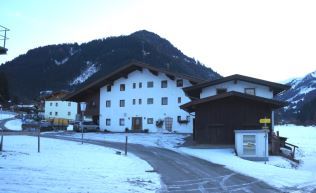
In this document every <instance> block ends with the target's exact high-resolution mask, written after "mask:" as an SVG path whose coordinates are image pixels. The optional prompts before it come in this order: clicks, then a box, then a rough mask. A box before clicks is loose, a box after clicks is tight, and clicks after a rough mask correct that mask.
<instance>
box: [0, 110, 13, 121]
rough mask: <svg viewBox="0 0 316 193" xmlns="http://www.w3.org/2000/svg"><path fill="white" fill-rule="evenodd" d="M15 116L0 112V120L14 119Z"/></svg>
mask: <svg viewBox="0 0 316 193" xmlns="http://www.w3.org/2000/svg"><path fill="white" fill-rule="evenodd" d="M14 116H15V114H14V113H11V112H7V111H0V120H3V119H9V118H12V117H14Z"/></svg>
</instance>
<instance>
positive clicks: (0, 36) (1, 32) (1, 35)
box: [0, 25, 10, 55]
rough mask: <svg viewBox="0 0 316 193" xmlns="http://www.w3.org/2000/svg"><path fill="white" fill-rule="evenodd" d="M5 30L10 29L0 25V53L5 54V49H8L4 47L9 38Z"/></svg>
mask: <svg viewBox="0 0 316 193" xmlns="http://www.w3.org/2000/svg"><path fill="white" fill-rule="evenodd" d="M7 31H10V30H9V29H8V28H6V27H4V26H2V25H0V40H1V41H3V46H1V45H0V55H1V54H7V51H8V49H7V48H6V47H5V43H6V40H8V39H9V38H8V37H7Z"/></svg>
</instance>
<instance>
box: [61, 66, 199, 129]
mask: <svg viewBox="0 0 316 193" xmlns="http://www.w3.org/2000/svg"><path fill="white" fill-rule="evenodd" d="M198 82H201V80H199V79H196V78H192V77H190V76H186V75H182V74H176V73H172V72H170V71H167V70H162V69H158V68H155V67H152V66H149V65H147V64H143V63H131V64H130V65H127V66H124V67H122V68H120V69H118V70H117V71H115V72H113V73H111V74H109V75H108V76H106V77H104V78H101V79H100V80H97V81H96V82H94V83H92V84H90V85H88V86H87V87H85V88H83V89H81V90H79V91H77V92H75V93H72V94H71V95H69V96H68V97H67V99H68V100H75V101H77V102H81V101H86V102H87V103H88V107H87V108H88V109H87V113H86V114H89V113H91V114H92V118H93V117H94V119H95V120H96V116H97V117H98V122H99V125H100V129H101V130H109V131H115V132H124V131H126V129H128V130H132V131H141V130H148V131H149V132H161V131H170V132H179V133H192V129H193V118H194V116H192V115H190V114H189V113H187V112H185V111H184V110H182V109H180V108H179V106H180V105H182V104H184V103H187V102H189V101H190V99H189V98H188V97H187V96H186V95H185V93H184V91H183V90H182V88H183V87H187V86H192V85H194V84H196V83H198ZM93 104H94V106H93ZM93 108H94V110H93ZM96 108H98V110H97V109H96Z"/></svg>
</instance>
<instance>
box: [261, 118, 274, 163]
mask: <svg viewBox="0 0 316 193" xmlns="http://www.w3.org/2000/svg"><path fill="white" fill-rule="evenodd" d="M259 123H261V124H263V126H262V129H264V130H266V131H267V132H265V135H264V138H265V144H264V154H265V156H266V155H267V139H268V135H267V133H268V132H269V127H268V125H267V124H270V123H271V119H269V118H266V117H265V118H263V119H260V120H259ZM264 164H266V161H264Z"/></svg>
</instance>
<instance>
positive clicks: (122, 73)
mask: <svg viewBox="0 0 316 193" xmlns="http://www.w3.org/2000/svg"><path fill="white" fill-rule="evenodd" d="M143 68H146V69H148V70H149V71H150V72H151V73H153V74H155V75H157V74H158V73H164V74H166V76H168V77H169V78H170V79H175V78H176V77H177V78H181V79H186V80H189V81H190V82H191V83H193V84H196V83H199V82H202V81H204V80H202V79H199V78H195V77H192V76H189V75H185V74H180V73H174V72H171V71H168V70H165V69H161V68H156V67H154V66H151V65H149V64H145V63H142V62H138V61H131V62H130V63H128V64H127V65H125V66H123V67H121V68H119V69H117V70H115V71H113V72H112V73H110V74H108V75H106V76H104V77H102V78H100V79H98V80H96V81H94V82H92V83H91V84H88V85H87V86H85V87H83V88H81V89H78V90H77V91H74V92H72V93H70V94H68V95H67V96H65V98H64V99H65V100H72V99H76V98H78V97H80V96H83V95H85V94H87V93H91V92H96V91H97V90H98V89H100V87H102V86H105V85H106V84H112V83H113V82H114V81H115V80H117V79H119V78H121V77H127V75H128V74H129V73H131V72H133V71H135V70H142V69H143Z"/></svg>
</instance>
